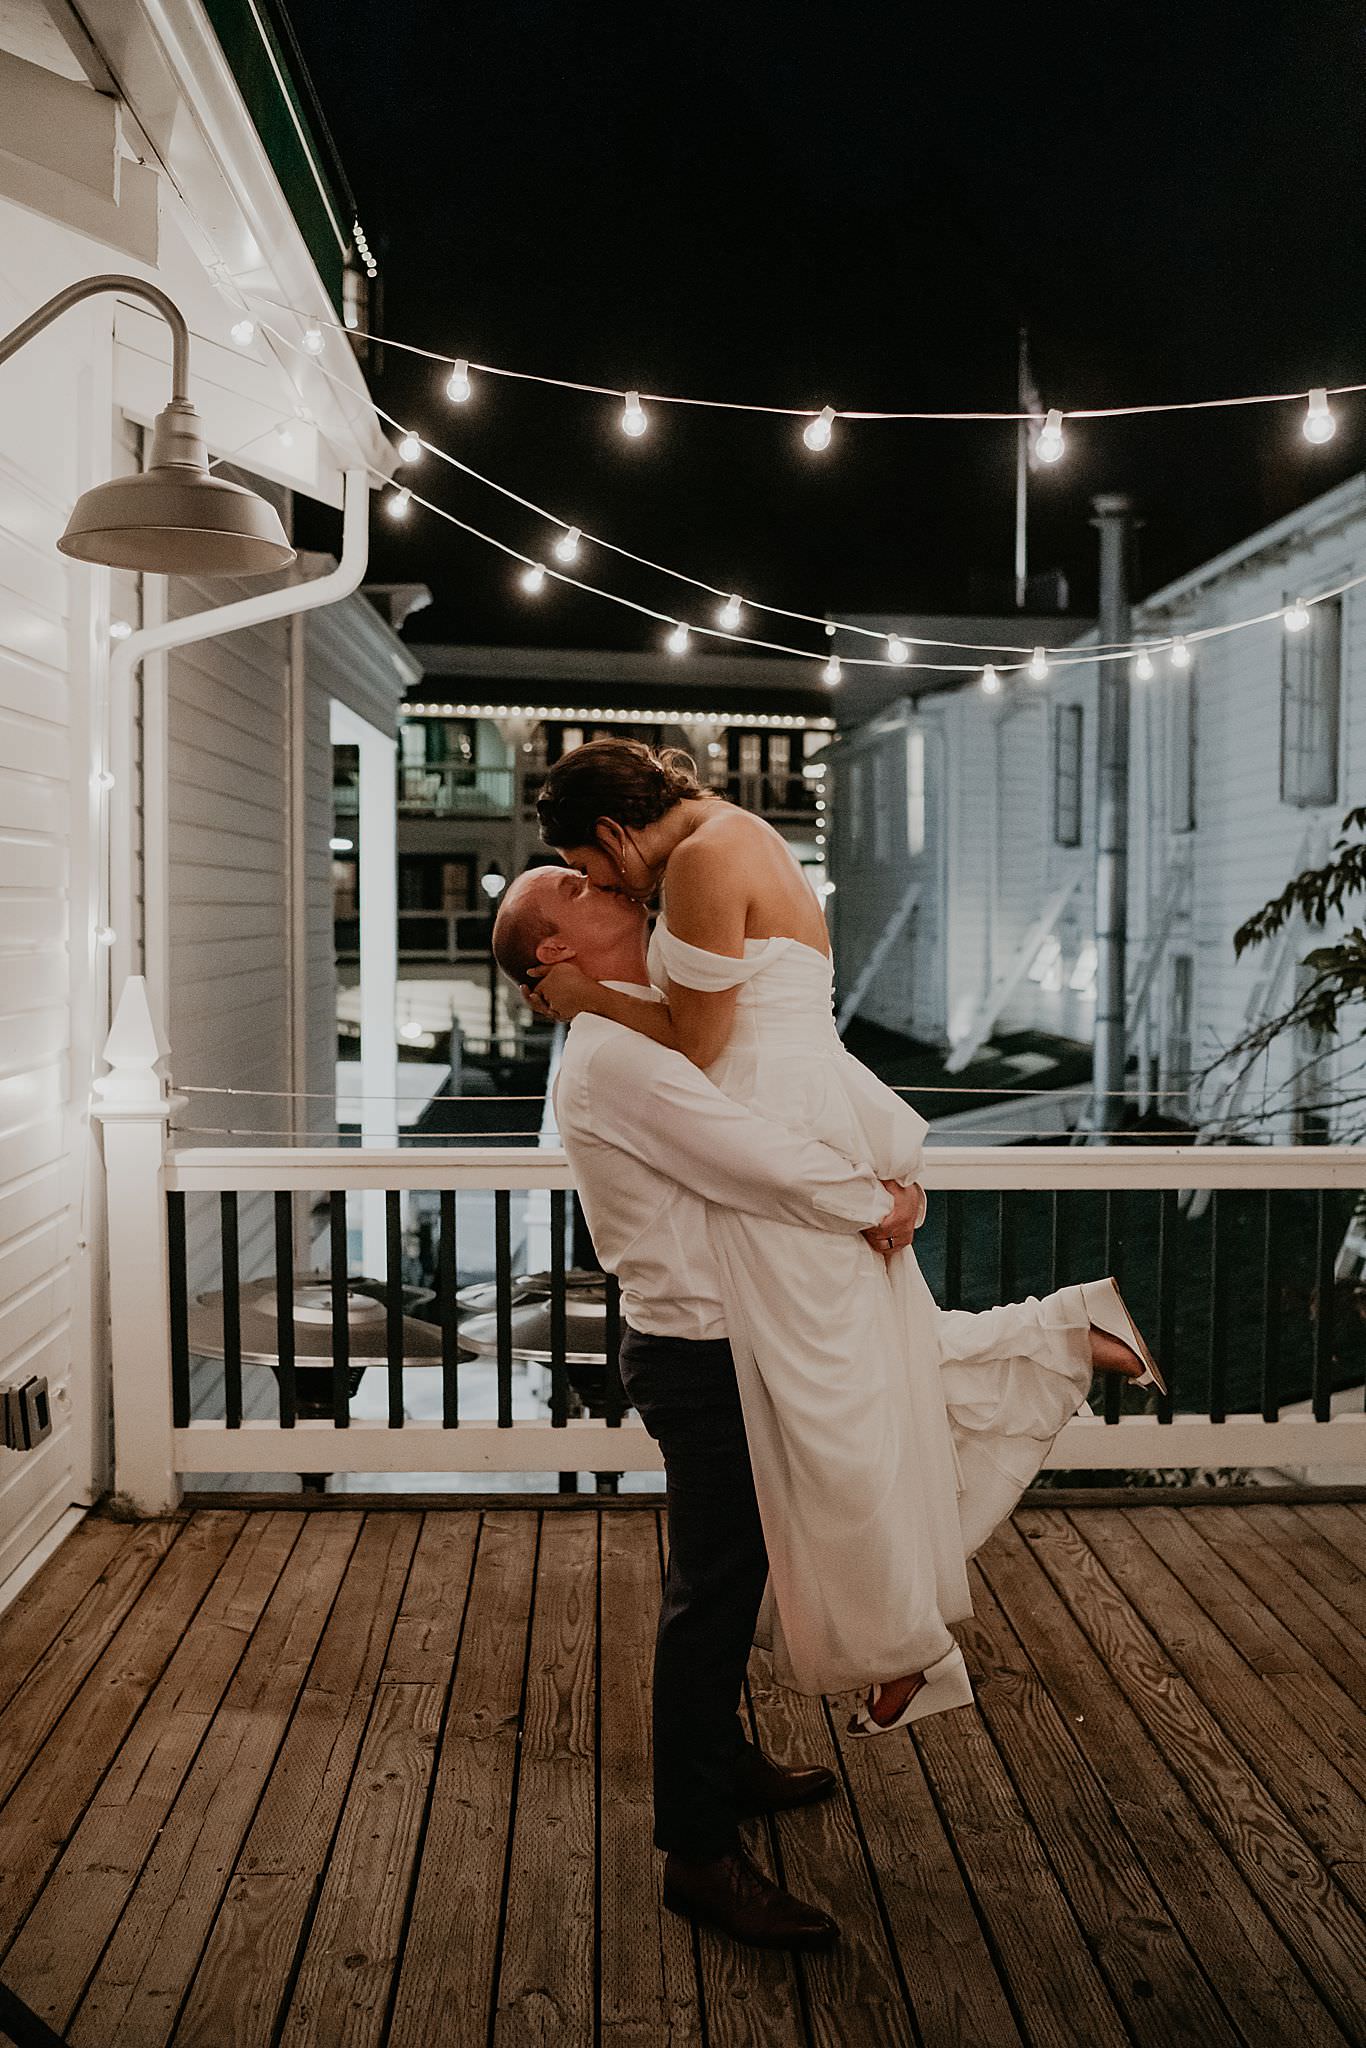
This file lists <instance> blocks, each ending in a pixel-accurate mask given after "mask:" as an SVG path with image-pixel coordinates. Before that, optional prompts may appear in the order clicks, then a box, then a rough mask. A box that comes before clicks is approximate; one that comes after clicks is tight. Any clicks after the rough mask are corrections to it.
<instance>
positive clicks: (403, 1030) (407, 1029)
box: [398, 1017, 422, 1041]
mask: <svg viewBox="0 0 1366 2048" xmlns="http://www.w3.org/2000/svg"><path fill="white" fill-rule="evenodd" d="M398 1035H399V1037H400V1038H406V1039H408V1040H410V1041H411V1040H412V1039H414V1038H421V1036H422V1026H421V1025H420V1024H417V1023H414V1021H413V1019H412V1018H411V1017H410V1018H409V1020H408V1022H407V1023H406V1024H400V1025H399V1027H398Z"/></svg>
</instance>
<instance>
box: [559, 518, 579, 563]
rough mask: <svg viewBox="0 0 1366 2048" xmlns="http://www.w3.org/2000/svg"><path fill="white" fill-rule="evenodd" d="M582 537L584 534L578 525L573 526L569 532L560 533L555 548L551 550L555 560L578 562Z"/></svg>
mask: <svg viewBox="0 0 1366 2048" xmlns="http://www.w3.org/2000/svg"><path fill="white" fill-rule="evenodd" d="M582 539H583V535H582V534H581V533H580V531H579V529H578V527H577V526H571V527H570V528H569V529H568V531H567V532H565V533H562V534H561V535H560V537H559V539H558V540H557V541H556V543H555V546H554V548H553V549H552V550H551V552H552V553H553V555H554V557H555V560H556V561H557V562H577V561H578V559H579V542H580V541H581V540H582Z"/></svg>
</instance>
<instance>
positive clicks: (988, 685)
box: [982, 662, 1001, 697]
mask: <svg viewBox="0 0 1366 2048" xmlns="http://www.w3.org/2000/svg"><path fill="white" fill-rule="evenodd" d="M982 693H983V695H984V696H987V697H999V696H1000V694H1001V678H1000V677H999V676H998V675H997V673H996V671H995V669H994V668H993V667H992V665H991V663H990V662H988V663H987V665H986V667H985V668H984V669H983V670H982Z"/></svg>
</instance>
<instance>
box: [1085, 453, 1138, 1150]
mask: <svg viewBox="0 0 1366 2048" xmlns="http://www.w3.org/2000/svg"><path fill="white" fill-rule="evenodd" d="M1091 502H1092V506H1093V508H1094V511H1095V517H1094V519H1093V520H1092V521H1091V524H1092V525H1093V526H1094V527H1095V528H1096V529H1097V530H1098V532H1099V534H1100V618H1099V624H1098V628H1097V638H1098V639H1099V640H1100V641H1101V643H1102V645H1104V644H1106V643H1109V644H1111V645H1113V644H1115V643H1116V642H1122V641H1125V640H1127V639H1128V638H1129V637H1130V614H1129V544H1130V534H1131V531H1132V511H1133V507H1132V502H1131V500H1130V499H1129V498H1127V497H1125V496H1124V495H1123V494H1122V493H1116V492H1107V493H1105V494H1104V495H1102V496H1101V497H1098V498H1093V499H1092V501H1091ZM1096 675H1097V688H1096V704H1097V712H1098V727H1099V730H1098V732H1097V738H1096V1024H1095V1052H1094V1063H1093V1082H1092V1085H1093V1087H1094V1090H1095V1101H1094V1104H1093V1111H1092V1123H1091V1128H1092V1130H1093V1131H1096V1132H1103V1131H1112V1130H1115V1129H1117V1128H1118V1125H1119V1121H1120V1111H1121V1109H1122V1108H1123V1101H1122V1096H1123V1092H1124V1064H1125V1049H1126V1034H1125V1016H1124V978H1125V946H1126V939H1127V924H1128V893H1129V663H1128V661H1127V659H1125V660H1122V661H1102V662H1099V663H1098V664H1097V667H1096Z"/></svg>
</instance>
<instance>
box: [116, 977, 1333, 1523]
mask: <svg viewBox="0 0 1366 2048" xmlns="http://www.w3.org/2000/svg"><path fill="white" fill-rule="evenodd" d="M134 988H135V984H133V983H130V984H129V990H133V989H134ZM157 1052H158V1048H157V1046H156V1043H155V1038H154V1035H153V1033H152V1029H151V1022H150V1018H149V1017H147V1016H146V1012H145V1003H143V1004H141V1005H139V1003H138V1002H137V1001H136V1000H134V1001H132V1002H130V1001H129V1000H128V997H127V994H126V996H125V1002H124V1004H122V1005H121V1008H120V1016H119V1020H118V1021H117V1022H116V1025H115V1029H114V1031H113V1033H112V1034H111V1037H110V1041H109V1046H108V1048H107V1053H106V1056H107V1057H108V1058H109V1060H110V1062H111V1065H112V1067H113V1070H114V1071H113V1072H112V1074H111V1075H110V1076H109V1077H107V1079H106V1080H105V1081H104V1082H103V1083H101V1084H100V1089H99V1092H100V1098H101V1099H100V1104H99V1108H98V1111H97V1114H98V1115H99V1116H100V1118H101V1121H102V1123H103V1126H104V1142H105V1158H106V1170H107V1174H108V1197H109V1199H108V1213H109V1253H110V1310H111V1323H112V1345H113V1374H114V1418H115V1456H116V1483H117V1486H118V1489H119V1490H120V1491H121V1492H123V1493H125V1494H127V1495H128V1496H129V1497H130V1498H131V1499H132V1500H133V1501H134V1502H135V1503H136V1504H137V1505H138V1506H139V1507H141V1508H142V1509H144V1510H145V1511H149V1512H151V1511H155V1510H156V1509H159V1508H164V1507H166V1506H169V1505H171V1504H173V1503H174V1502H175V1501H176V1500H177V1499H178V1498H179V1494H180V1486H181V1479H182V1475H187V1474H194V1473H205V1472H242V1473H247V1472H299V1471H305V1470H324V1469H325V1470H327V1471H329V1472H376V1473H380V1472H385V1473H392V1472H415V1473H454V1472H465V1473H470V1472H495V1471H504V1472H506V1471H513V1470H517V1471H527V1472H579V1471H596V1470H608V1469H610V1470H613V1471H617V1472H631V1471H647V1470H652V1469H657V1467H658V1465H659V1454H658V1449H657V1447H656V1445H655V1444H654V1442H653V1440H652V1439H651V1438H650V1437H649V1436H648V1435H647V1434H646V1432H645V1430H644V1429H643V1427H642V1426H641V1425H640V1424H639V1422H638V1421H636V1420H634V1419H633V1418H632V1417H630V1416H629V1415H628V1416H627V1417H626V1418H624V1419H623V1420H622V1421H621V1423H620V1424H619V1425H616V1426H613V1425H610V1424H608V1423H607V1422H605V1421H602V1420H597V1419H583V1418H570V1419H569V1420H568V1421H566V1422H563V1423H561V1424H552V1423H551V1422H550V1421H549V1420H545V1419H540V1418H537V1419H535V1420H521V1419H519V1420H516V1421H514V1422H512V1423H511V1424H510V1425H509V1424H507V1423H503V1424H499V1423H498V1422H496V1421H494V1420H492V1419H491V1418H490V1419H484V1418H475V1419H472V1420H462V1421H460V1422H459V1424H458V1425H457V1426H454V1427H448V1426H444V1425H443V1424H442V1423H441V1422H435V1421H421V1420H411V1419H405V1421H404V1422H403V1425H402V1426H401V1427H393V1426H391V1425H390V1424H388V1423H386V1422H380V1421H371V1420H366V1419H361V1418H355V1419H353V1420H352V1421H351V1422H350V1424H349V1426H348V1427H346V1428H344V1429H342V1428H337V1427H336V1426H335V1425H334V1424H333V1423H332V1422H331V1421H330V1420H327V1421H311V1420H304V1419H302V1418H301V1419H299V1420H298V1421H296V1422H295V1423H294V1424H293V1425H292V1426H290V1427H285V1426H283V1425H282V1424H281V1423H280V1422H279V1421H277V1420H273V1419H272V1420H252V1419H244V1420H243V1421H242V1422H241V1423H240V1424H238V1425H237V1426H229V1425H228V1424H227V1423H225V1422H223V1421H219V1420H208V1419H205V1420H194V1421H190V1422H188V1423H187V1424H186V1425H185V1426H182V1427H176V1426H175V1424H174V1420H173V1408H172V1370H171V1365H172V1325H171V1308H170V1303H171V1281H172V1264H171V1256H170V1243H169V1236H168V1229H167V1196H168V1194H176V1195H183V1196H193V1195H197V1194H198V1195H204V1194H221V1193H222V1192H223V1191H236V1192H238V1193H247V1192H250V1191H272V1192H277V1193H278V1192H281V1191H298V1192H314V1193H318V1194H322V1193H329V1192H336V1193H342V1194H346V1195H350V1194H356V1195H360V1196H363V1195H365V1194H367V1193H369V1194H371V1195H373V1194H374V1193H375V1192H377V1191H382V1192H389V1191H394V1190H399V1191H403V1190H412V1191H425V1192H432V1193H434V1192H438V1191H445V1190H456V1191H466V1190H476V1189H482V1190H495V1191H496V1190H518V1189H523V1190H525V1189H533V1188H539V1189H550V1190H552V1191H553V1190H560V1191H565V1192H567V1191H569V1190H571V1189H572V1185H573V1182H572V1178H571V1175H570V1171H569V1166H568V1162H567V1161H566V1160H565V1158H564V1155H563V1153H560V1152H555V1151H549V1150H533V1149H530V1148H527V1149H521V1148H518V1149H481V1150H472V1149H464V1148H448V1149H439V1150H438V1149H428V1148H400V1149H397V1150H388V1151H385V1150H377V1149H376V1150H364V1151H362V1150H360V1149H358V1148H355V1147H347V1146H335V1147H333V1146H327V1147H310V1148H298V1149H295V1148H280V1147H274V1146H267V1147H242V1146H231V1147H222V1148H193V1149H179V1150H174V1151H168V1150H167V1126H168V1120H169V1113H170V1108H171V1105H170V1104H169V1103H168V1101H167V1098H166V1093H165V1089H164V1086H163V1084H162V1082H161V1080H160V1078H159V1076H158V1074H157V1073H156V1071H155V1062H156V1058H157ZM922 1177H923V1180H924V1183H925V1185H926V1187H927V1189H928V1190H929V1191H930V1193H931V1196H933V1195H934V1193H935V1192H936V1191H948V1190H1002V1191H1034V1192H1046V1191H1050V1190H1073V1189H1090V1190H1101V1191H1103V1190H1128V1189H1147V1190H1163V1189H1166V1190H1176V1191H1180V1190H1187V1189H1195V1188H1207V1189H1227V1190H1243V1191H1246V1190H1267V1189H1272V1190H1277V1189H1286V1190H1292V1189H1299V1190H1325V1189H1326V1190H1337V1191H1341V1190H1360V1189H1363V1188H1366V1150H1363V1149H1358V1148H1351V1147H1314V1148H1302V1149H1301V1148H1271V1147H1247V1146H1240V1147H1215V1146H1207V1147H1198V1148H1197V1147H1138V1146H1132V1147H1131V1146H1128V1145H1123V1146H1119V1145H1115V1146H1097V1147H1087V1148H1076V1147H1063V1146H1058V1147H1052V1146H1050V1147H1038V1148H1030V1149H1022V1148H1017V1147H1012V1146H1004V1147H995V1148H986V1147H962V1148H949V1147H943V1148H940V1147H936V1148H933V1149H931V1150H930V1151H928V1152H927V1153H926V1155H925V1161H924V1172H923V1176H922ZM1318 1270H1319V1273H1320V1274H1322V1272H1323V1266H1322V1262H1320V1266H1319V1269H1318ZM1311 1284H1312V1276H1311ZM1178 1391H1179V1390H1178ZM1354 1405H1355V1408H1356V1409H1357V1410H1358V1411H1359V1410H1360V1408H1361V1395H1360V1393H1359V1392H1358V1393H1357V1394H1356V1395H1355V1397H1354ZM1045 1462H1046V1464H1047V1466H1049V1467H1051V1468H1053V1469H1076V1470H1083V1469H1112V1470H1126V1469H1137V1468H1166V1469H1170V1468H1173V1467H1190V1466H1195V1467H1201V1468H1204V1467H1254V1468H1273V1469H1280V1470H1288V1471H1294V1472H1301V1471H1312V1472H1321V1473H1323V1474H1325V1475H1327V1474H1330V1473H1332V1472H1339V1473H1341V1472H1344V1471H1346V1470H1349V1469H1351V1470H1359V1469H1362V1468H1366V1415H1364V1414H1362V1413H1361V1412H1346V1413H1336V1414H1334V1415H1332V1417H1331V1419H1324V1420H1316V1419H1314V1418H1313V1416H1312V1415H1311V1414H1305V1413H1291V1414H1283V1415H1281V1416H1280V1417H1279V1418H1278V1419H1277V1420H1274V1421H1266V1420H1264V1419H1263V1418H1262V1416H1261V1415H1259V1414H1230V1415H1228V1416H1227V1417H1226V1418H1225V1419H1223V1420H1219V1421H1212V1420H1210V1419H1209V1418H1208V1417H1207V1416H1205V1415H1200V1414H1185V1413H1182V1412H1180V1411H1178V1412H1177V1413H1175V1414H1174V1415H1173V1416H1172V1417H1171V1418H1170V1419H1169V1420H1161V1419H1159V1418H1158V1417H1157V1416H1156V1415H1149V1414H1133V1415H1124V1416H1123V1417H1122V1418H1121V1419H1119V1420H1118V1421H1117V1422H1106V1421H1104V1420H1103V1419H1101V1418H1100V1417H1097V1416H1092V1417H1079V1418H1076V1419H1074V1420H1073V1421H1072V1422H1070V1423H1068V1425H1067V1426H1066V1428H1065V1429H1064V1430H1063V1431H1062V1433H1061V1435H1060V1436H1059V1437H1058V1439H1057V1441H1056V1442H1055V1444H1054V1446H1053V1448H1052V1450H1051V1452H1050V1454H1049V1456H1048V1458H1047V1460H1046V1461H1045Z"/></svg>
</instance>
